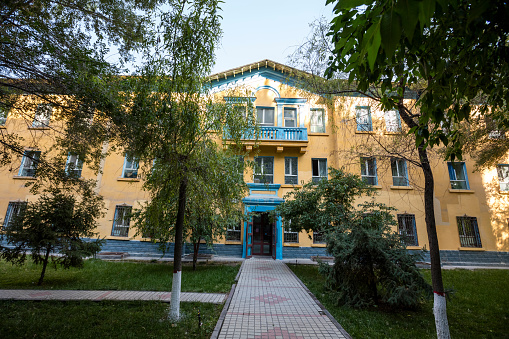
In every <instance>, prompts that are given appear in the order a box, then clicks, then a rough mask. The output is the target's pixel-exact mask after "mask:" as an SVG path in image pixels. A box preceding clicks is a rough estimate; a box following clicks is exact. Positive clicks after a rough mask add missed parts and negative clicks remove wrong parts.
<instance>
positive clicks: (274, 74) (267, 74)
mask: <svg viewBox="0 0 509 339" xmlns="http://www.w3.org/2000/svg"><path fill="white" fill-rule="evenodd" d="M254 76H260V77H264V78H267V79H270V80H273V81H277V82H280V83H283V84H287V85H290V86H296V85H297V83H298V81H295V79H294V78H293V77H289V76H288V74H285V73H281V72H280V71H274V70H273V69H272V68H269V67H265V66H260V69H251V71H249V70H245V71H244V74H238V73H237V74H235V77H234V76H233V75H230V76H228V77H227V78H226V79H225V78H224V77H222V78H220V79H211V80H210V88H211V89H214V88H216V87H221V86H223V85H226V84H229V83H235V82H239V81H242V80H245V79H248V78H252V77H254Z"/></svg>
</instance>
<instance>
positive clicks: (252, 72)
mask: <svg viewBox="0 0 509 339" xmlns="http://www.w3.org/2000/svg"><path fill="white" fill-rule="evenodd" d="M285 68H286V70H288V69H289V68H288V67H286V66H284V65H281V64H277V63H273V62H270V61H269V62H268V63H267V61H264V62H262V63H261V65H260V63H258V65H257V64H256V63H255V64H252V65H247V66H244V67H242V68H238V69H235V70H230V71H228V72H227V73H221V74H218V75H214V76H211V78H210V79H211V80H210V81H211V84H212V89H213V91H214V92H215V95H216V97H220V98H221V96H222V95H225V93H228V90H230V89H232V88H236V87H242V88H243V89H244V90H247V91H248V92H250V93H251V95H252V98H253V99H254V106H255V108H265V109H267V112H268V113H267V114H268V116H267V117H266V118H267V120H266V121H265V120H264V125H262V130H266V131H272V132H274V133H282V134H279V137H274V135H275V134H274V135H272V136H271V135H269V134H265V135H264V137H263V138H260V139H259V140H258V142H257V143H255V142H250V141H249V140H247V141H246V150H247V151H248V156H247V158H248V159H249V160H252V161H255V158H257V157H265V158H266V159H269V160H267V161H270V162H272V168H273V172H272V173H269V175H272V178H273V179H272V184H276V185H280V186H278V187H277V189H276V190H275V191H276V192H277V193H275V192H264V193H265V194H277V197H279V198H283V197H284V195H285V194H286V193H288V192H290V191H292V190H293V189H295V188H299V187H301V183H302V182H308V181H310V180H311V179H312V178H313V177H314V176H316V175H319V174H320V173H319V171H320V167H321V166H323V162H321V161H323V159H326V164H327V166H332V167H335V168H339V167H345V168H346V169H347V170H348V171H350V172H353V173H356V174H359V175H360V174H361V171H362V170H361V160H360V157H361V155H359V152H361V153H362V156H364V157H365V158H369V157H370V156H373V157H374V158H373V159H375V162H374V163H370V164H375V167H376V171H375V173H368V172H369V170H366V169H364V172H365V173H364V174H368V176H369V174H374V177H375V178H374V179H373V178H372V179H369V180H374V181H373V183H374V187H376V188H377V191H378V195H377V197H376V200H377V201H379V202H383V203H385V204H387V205H390V206H393V207H395V208H396V209H397V212H395V214H403V215H407V216H413V218H414V220H415V228H414V230H413V233H414V234H413V235H414V236H416V239H417V240H416V243H415V244H413V245H409V246H408V248H410V249H418V248H423V247H424V248H429V245H428V240H427V232H426V226H425V221H424V200H423V187H424V182H423V179H422V174H421V170H420V169H419V168H417V167H415V166H412V165H410V163H409V162H406V165H405V170H406V173H402V176H403V177H405V176H406V178H407V179H408V182H407V184H406V185H394V181H393V180H394V178H393V170H394V169H393V168H392V167H391V166H392V163H391V158H390V157H389V156H379V155H378V154H375V153H376V152H375V153H374V154H371V155H370V154H368V153H366V150H369V147H365V146H363V145H368V146H369V145H371V146H373V149H376V148H377V147H378V146H377V145H378V143H377V142H376V140H377V138H378V140H390V139H391V138H392V139H394V140H396V139H397V138H400V139H402V138H401V134H400V133H399V132H394V131H392V130H388V129H389V128H388V127H387V118H386V117H387V113H386V112H382V111H380V110H379V109H378V107H377V106H376V104H375V103H374V102H373V101H371V100H369V99H367V98H361V97H340V98H337V100H336V101H335V102H334V105H335V108H334V110H331V109H330V107H327V106H326V105H325V104H323V100H321V99H320V98H319V97H317V96H315V95H312V94H309V93H304V92H301V91H299V90H297V89H296V88H294V87H292V86H291V79H289V76H288V73H286V70H285ZM29 100H31V99H29ZM363 109H364V110H365V109H368V110H369V114H370V121H367V120H362V119H361V120H359V117H358V115H359V112H366V111H363ZM285 112H288V119H286V120H285V116H286V115H285ZM321 112H323V116H322V117H321V118H317V115H320V114H321ZM34 113H35V112H34ZM34 113H31V114H34ZM255 114H256V111H255ZM259 114H261V113H259ZM271 114H272V118H273V121H271V118H270V117H271ZM361 114H362V113H361ZM264 119H265V118H264ZM52 123H53V122H52V121H50V126H51V124H52ZM317 123H321V124H322V128H320V126H318V125H317ZM359 123H361V124H362V123H366V126H368V123H369V125H370V127H369V126H368V128H365V129H368V130H362V129H363V128H360V129H361V130H359ZM313 124H314V127H312V125H313ZM286 125H291V126H286ZM361 127H362V126H361ZM0 128H1V129H4V130H5V131H8V132H13V133H16V134H18V135H20V136H25V137H26V138H25V139H26V140H34V138H33V136H34V135H35V136H36V138H35V140H37V145H35V144H30V143H28V144H27V145H26V147H27V150H28V149H35V148H37V150H39V151H41V152H46V151H47V150H48V149H49V147H50V146H51V144H50V142H51V137H50V134H51V129H48V128H40V127H39V128H32V127H31V126H27V124H26V120H25V119H22V117H18V116H14V115H9V116H8V118H7V121H6V124H5V126H2V127H0ZM294 130H295V131H297V130H299V131H300V133H301V134H299V136H295V135H294V134H291V133H290V132H292V133H293V131H294ZM0 132H1V130H0ZM403 146H404V145H403V144H402V147H403ZM107 147H108V145H104V150H106V149H107ZM286 158H296V159H297V184H286V183H285V176H286V174H288V173H285V161H286V160H285V159H286ZM292 161H293V160H292ZM431 161H432V166H433V173H434V178H435V219H436V224H437V232H438V238H439V244H440V248H441V249H442V250H460V251H509V226H508V220H509V208H508V207H509V192H505V191H501V190H500V184H499V178H498V175H497V171H496V169H495V168H492V169H489V170H486V171H483V172H474V171H473V162H472V161H469V159H468V158H467V159H466V160H465V162H464V167H463V169H464V173H463V174H466V176H467V178H466V179H465V180H463V181H462V180H461V178H459V179H460V180H458V181H460V183H459V184H457V185H460V186H461V185H466V187H463V188H457V187H459V186H456V188H453V187H452V186H451V174H450V165H448V163H447V162H446V161H443V160H441V158H440V156H439V155H436V154H435V155H433V154H432V155H431ZM21 162H22V158H21V157H19V159H17V161H16V162H14V163H13V164H12V165H11V166H10V167H3V168H1V169H0V217H1V218H3V217H4V216H6V212H7V210H8V206H9V203H12V202H19V201H30V200H32V199H34V197H33V196H32V195H31V194H30V192H29V191H28V189H27V188H26V187H25V186H24V184H25V182H26V181H27V180H32V179H31V178H29V177H19V176H18V173H19V168H20V166H22V164H21ZM504 163H509V158H508V159H505V162H504ZM124 167H125V157H124V155H123V154H120V153H112V154H110V155H108V157H106V159H105V160H104V161H103V162H102V163H101V171H100V173H99V174H97V173H95V172H94V171H92V170H91V169H89V168H87V166H86V165H85V166H84V168H83V171H82V176H83V177H85V178H93V179H95V180H96V181H97V192H98V193H99V194H101V195H102V196H103V197H104V201H105V204H106V209H107V210H106V214H105V216H104V217H103V218H102V219H101V220H99V224H100V226H99V228H98V229H97V231H98V232H99V235H100V236H101V237H105V238H106V239H113V240H147V239H143V238H141V237H140V236H135V233H136V231H135V230H134V229H133V228H132V225H131V227H130V228H129V229H128V231H127V232H126V233H121V235H119V234H117V235H113V233H112V227H113V223H114V219H115V211H116V208H117V207H119V206H132V208H134V209H136V208H137V207H139V206H140V203H142V202H144V201H146V199H147V198H148V194H147V193H146V192H144V191H143V190H142V183H143V181H142V178H139V177H138V178H125V177H124V176H125V175H123V173H124V172H123V171H124V169H125V168H124ZM366 167H369V164H367V163H366ZM402 168H403V167H402ZM317 169H318V172H317ZM459 170H460V171H461V168H460V169H459ZM265 174H267V173H265ZM457 174H458V173H457ZM458 175H460V174H458ZM456 179H458V178H456ZM245 181H246V182H247V183H255V182H256V181H257V180H256V178H255V176H254V174H253V172H252V170H247V171H246V173H245ZM465 181H466V182H465ZM455 185H456V184H455ZM252 193H253V196H255V195H256V193H261V192H256V191H253V192H252ZM262 193H263V192H262ZM457 217H463V218H464V217H470V219H468V225H467V226H469V227H473V228H477V230H474V231H475V232H477V235H476V234H473V235H472V234H470V238H472V237H474V238H475V237H476V236H477V238H478V239H477V240H476V239H474V240H472V239H470V240H468V241H474V243H472V242H468V241H467V242H466V243H465V242H464V243H463V245H465V244H466V245H467V246H463V245H462V240H460V233H461V230H460V228H459V227H458V219H457ZM410 218H412V217H410ZM473 218H475V219H473ZM408 220H411V219H408ZM408 220H407V221H408ZM462 220H463V219H462ZM465 220H467V219H465ZM473 220H475V223H474V222H473ZM247 225H248V224H247V222H246V223H244V225H243V226H242V228H241V230H240V241H239V239H237V238H236V239H233V240H227V239H223V240H221V241H220V242H221V243H222V244H226V246H228V245H241V244H244V246H245V244H246V240H247V239H246V237H247V236H248V232H247V230H246V227H247ZM403 226H405V227H406V228H412V227H411V226H412V225H411V224H406V225H403ZM410 231H412V230H410ZM274 232H276V233H278V234H273V236H275V237H276V238H277V239H279V242H280V245H281V246H282V247H285V248H313V247H318V248H321V247H324V246H325V245H324V244H321V243H314V241H313V237H312V236H311V237H310V235H308V234H306V233H301V234H299V235H298V241H295V237H292V236H287V237H285V235H284V234H283V232H284V231H283V229H282V228H279V229H276V231H274ZM475 232H474V233H475ZM285 238H288V239H286V240H289V241H285ZM477 241H479V242H477ZM244 251H245V249H244ZM244 254H245V253H244Z"/></svg>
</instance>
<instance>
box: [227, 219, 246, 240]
mask: <svg viewBox="0 0 509 339" xmlns="http://www.w3.org/2000/svg"><path fill="white" fill-rule="evenodd" d="M241 225H242V223H239V224H238V225H235V226H233V227H232V228H228V229H227V230H226V240H227V241H240V234H241V229H242V228H241Z"/></svg>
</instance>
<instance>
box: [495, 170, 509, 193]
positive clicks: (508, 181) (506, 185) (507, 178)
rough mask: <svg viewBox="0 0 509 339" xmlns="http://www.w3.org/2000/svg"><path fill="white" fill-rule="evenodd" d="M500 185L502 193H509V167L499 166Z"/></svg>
mask: <svg viewBox="0 0 509 339" xmlns="http://www.w3.org/2000/svg"><path fill="white" fill-rule="evenodd" d="M497 174H498V183H499V185H500V191H504V192H508V191H509V165H505V164H504V165H502V164H500V165H497Z"/></svg>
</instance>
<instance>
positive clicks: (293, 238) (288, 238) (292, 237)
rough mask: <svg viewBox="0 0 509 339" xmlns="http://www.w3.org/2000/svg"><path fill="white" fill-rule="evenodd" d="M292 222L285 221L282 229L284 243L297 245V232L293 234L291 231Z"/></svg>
mask: <svg viewBox="0 0 509 339" xmlns="http://www.w3.org/2000/svg"><path fill="white" fill-rule="evenodd" d="M291 225H292V220H291V219H289V220H288V221H285V227H284V239H283V240H284V242H293V243H298V242H299V232H294V231H292V230H291Z"/></svg>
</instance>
